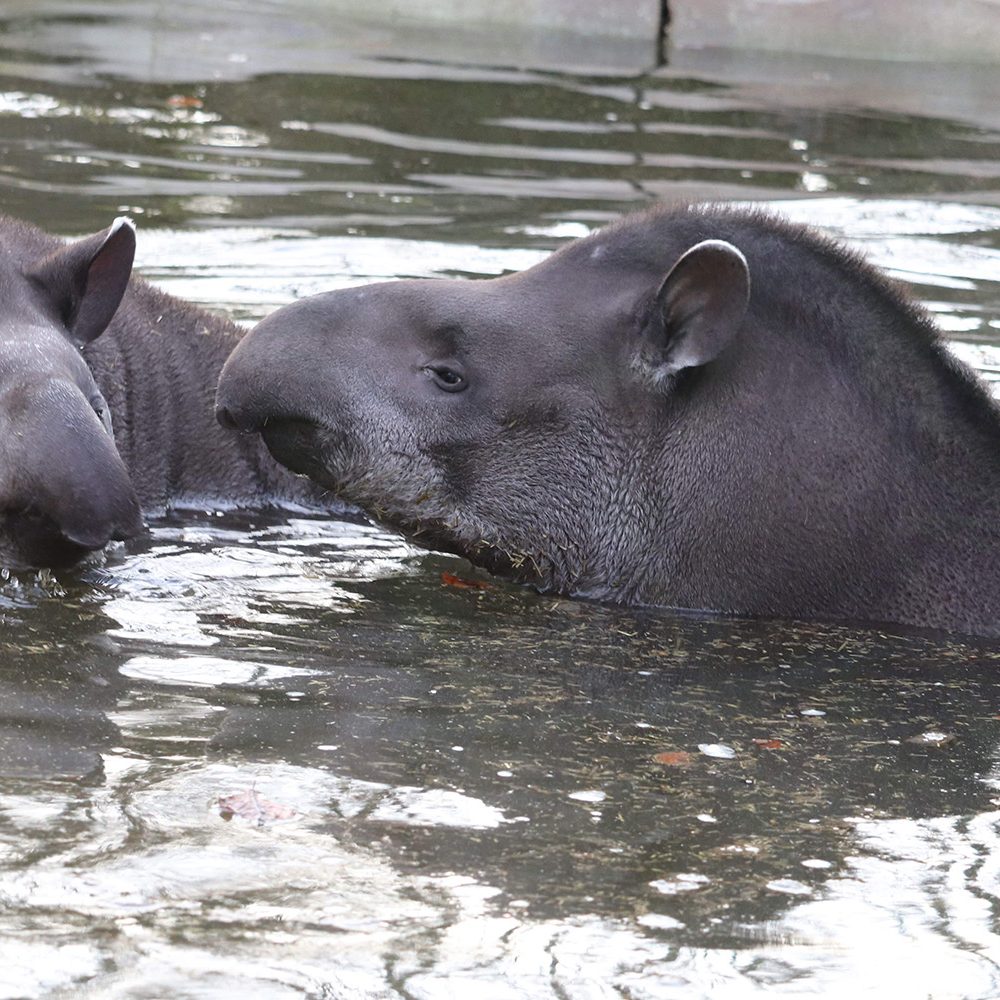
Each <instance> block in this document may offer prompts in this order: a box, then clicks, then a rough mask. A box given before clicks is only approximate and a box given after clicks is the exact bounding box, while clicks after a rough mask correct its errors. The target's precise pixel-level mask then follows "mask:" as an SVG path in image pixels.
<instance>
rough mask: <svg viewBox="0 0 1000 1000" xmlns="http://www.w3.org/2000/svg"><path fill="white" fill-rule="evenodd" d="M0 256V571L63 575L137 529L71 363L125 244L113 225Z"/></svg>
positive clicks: (103, 313) (98, 322)
mask: <svg viewBox="0 0 1000 1000" xmlns="http://www.w3.org/2000/svg"><path fill="white" fill-rule="evenodd" d="M0 249H2V250H3V251H4V252H3V253H2V254H0V288H2V301H3V308H2V310H0V564H2V565H5V566H8V567H11V568H16V569H26V568H33V567H38V566H50V567H63V566H67V565H71V564H72V563H74V562H76V561H77V560H78V559H80V558H81V557H82V556H83V555H85V554H86V553H87V552H90V551H92V550H94V549H100V548H103V547H104V546H105V545H106V544H107V543H108V542H109V541H110V540H111V539H124V538H129V537H131V536H132V535H135V534H136V533H138V532H139V531H141V530H142V520H141V517H140V514H139V502H138V498H137V497H136V494H135V491H134V490H133V488H132V483H131V481H130V479H129V475H128V472H127V470H126V468H125V465H124V463H123V462H122V460H121V457H120V456H119V454H118V450H117V448H116V447H115V443H114V438H113V436H112V426H111V419H110V413H109V410H108V405H107V402H106V401H105V399H104V396H103V395H102V393H101V391H100V389H99V388H98V386H97V383H96V382H95V381H94V378H93V376H92V374H91V372H90V369H89V368H88V367H87V364H86V361H85V360H84V358H83V355H82V353H81V349H82V348H83V347H84V345H86V344H88V343H90V342H91V341H92V340H94V339H95V338H96V337H98V336H99V335H100V334H101V333H102V332H103V331H104V329H105V327H106V326H107V324H108V322H109V321H110V319H111V317H112V315H113V314H114V311H115V309H116V308H117V307H118V303H119V302H120V300H121V297H122V295H123V294H124V292H125V287H126V285H127V283H128V279H129V274H130V272H131V268H132V255H133V253H134V250H135V234H134V232H133V230H132V227H131V225H130V224H129V223H128V222H127V221H125V220H123V219H119V220H117V221H116V222H115V224H114V225H113V226H111V227H110V228H109V229H107V230H105V231H104V232H101V233H97V234H95V235H94V236H92V237H88V238H87V239H84V240H80V241H78V242H76V243H73V244H70V245H65V246H64V245H57V246H56V247H55V248H54V249H53V248H51V247H47V248H46V250H47V251H48V252H43V253H40V254H35V255H31V256H27V257H26V256H25V255H24V254H23V253H22V252H21V248H20V247H17V248H16V249H12V247H11V245H10V243H8V242H7V241H6V240H4V241H3V242H2V243H0Z"/></svg>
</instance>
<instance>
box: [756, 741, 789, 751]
mask: <svg viewBox="0 0 1000 1000" xmlns="http://www.w3.org/2000/svg"><path fill="white" fill-rule="evenodd" d="M754 744H755V745H756V746H759V747H760V748H761V750H780V749H781V748H782V747H783V746H784V745H785V744H784V743H782V742H781V740H774V739H771V740H761V739H756V740H754Z"/></svg>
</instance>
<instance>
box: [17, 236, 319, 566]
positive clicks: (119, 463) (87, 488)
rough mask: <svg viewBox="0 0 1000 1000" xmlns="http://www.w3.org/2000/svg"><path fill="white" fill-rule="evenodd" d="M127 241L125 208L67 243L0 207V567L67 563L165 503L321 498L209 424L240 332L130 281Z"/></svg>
mask: <svg viewBox="0 0 1000 1000" xmlns="http://www.w3.org/2000/svg"><path fill="white" fill-rule="evenodd" d="M134 252H135V232H134V229H133V227H132V225H131V223H130V222H129V221H128V220H126V219H118V220H116V221H115V222H114V224H113V225H112V226H110V227H109V228H108V229H105V230H103V231H102V232H99V233H95V234H94V235H92V236H88V237H85V238H83V239H79V240H75V241H72V242H69V243H64V242H63V241H62V240H59V239H57V238H56V237H54V236H50V235H48V234H47V233H44V232H42V231H41V230H39V229H36V228H35V227H34V226H29V225H27V224H25V223H23V222H20V221H18V220H15V219H9V218H0V292H2V296H0V565H2V566H5V567H10V568H15V569H34V568H39V567H52V568H59V567H65V566H68V565H71V564H73V563H74V562H76V561H78V560H79V559H80V558H81V557H82V556H84V555H86V553H88V552H90V551H92V550H94V549H100V548H102V547H103V546H104V545H106V544H107V543H108V542H109V541H110V540H111V539H124V538H129V537H132V536H134V535H136V534H138V533H139V532H140V531H141V530H142V528H143V524H142V517H141V511H143V510H148V511H152V510H156V509H161V508H163V507H164V506H167V505H169V504H171V503H174V504H176V503H197V504H198V505H199V506H204V505H205V504H212V503H225V504H228V505H255V506H256V505H264V504H270V503H274V502H285V501H290V502H301V503H311V504H322V503H323V501H322V500H321V499H320V491H319V490H316V489H315V488H313V489H309V488H307V487H306V486H304V485H303V484H302V482H301V481H300V480H296V479H295V478H294V477H292V476H290V475H289V474H288V473H287V472H285V471H284V470H282V469H280V468H278V467H277V466H276V465H275V464H274V463H273V462H272V461H271V460H270V458H269V457H268V456H267V454H266V452H265V451H264V449H263V447H262V446H260V445H259V444H258V443H257V442H254V441H249V440H239V439H237V438H235V437H234V436H233V435H227V434H224V433H223V432H222V431H221V429H220V428H219V427H218V425H217V424H216V422H215V419H214V417H213V408H212V399H213V394H214V390H215V382H216V380H217V378H218V374H219V371H220V369H221V368H222V363H223V361H224V360H225V358H226V356H227V355H228V354H229V352H230V351H231V350H232V349H233V347H234V346H235V344H236V343H237V341H238V340H239V338H240V336H241V335H242V331H241V330H240V329H239V328H238V327H236V326H235V325H234V324H232V323H229V322H227V321H226V320H224V319H222V318H220V317H217V316H213V315H211V314H209V313H207V312H206V311H204V310H202V309H198V308H197V307H195V306H192V305H190V304H189V303H185V302H182V301H180V300H179V299H175V298H173V297H171V296H169V295H165V294H164V293H162V292H160V291H157V290H156V289H154V288H152V287H151V286H149V285H147V284H145V283H144V282H143V281H141V280H140V279H138V278H133V279H131V281H130V274H131V270H132V258H133V255H134ZM105 331H106V332H105Z"/></svg>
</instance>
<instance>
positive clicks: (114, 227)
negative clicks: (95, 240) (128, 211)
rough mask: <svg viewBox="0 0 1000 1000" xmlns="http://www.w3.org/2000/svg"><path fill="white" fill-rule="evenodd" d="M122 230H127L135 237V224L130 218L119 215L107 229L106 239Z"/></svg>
mask: <svg viewBox="0 0 1000 1000" xmlns="http://www.w3.org/2000/svg"><path fill="white" fill-rule="evenodd" d="M122 229H127V230H129V231H130V232H131V233H132V235H133V236H135V222H134V220H133V219H132V218H131V216H128V215H119V216H118V217H117V218H116V219H115V221H114V222H112V223H111V227H110V228H109V229H108V238H109V239H110V238H111V237H112V236H115V235H116V234H117V233H119V232H120V231H121V230H122Z"/></svg>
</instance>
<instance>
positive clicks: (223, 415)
mask: <svg viewBox="0 0 1000 1000" xmlns="http://www.w3.org/2000/svg"><path fill="white" fill-rule="evenodd" d="M215 419H216V420H218V421H219V423H220V424H222V426H223V427H225V428H226V430H230V431H235V430H238V429H239V425H238V424H237V423H236V420H235V419H234V418H233V415H232V414H231V413H230V412H229V409H228V407H225V406H217V407H216V408H215Z"/></svg>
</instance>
